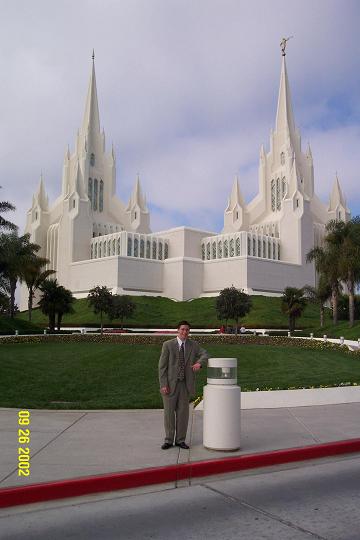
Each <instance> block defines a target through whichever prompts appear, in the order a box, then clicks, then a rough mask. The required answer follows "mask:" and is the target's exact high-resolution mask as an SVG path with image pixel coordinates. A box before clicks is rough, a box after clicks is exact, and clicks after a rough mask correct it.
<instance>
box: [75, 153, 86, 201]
mask: <svg viewBox="0 0 360 540" xmlns="http://www.w3.org/2000/svg"><path fill="white" fill-rule="evenodd" d="M74 187H75V189H74V191H76V192H77V193H78V195H79V197H80V199H84V198H85V194H84V182H83V179H82V174H81V168H80V163H79V160H78V161H77V164H76V172H75V186H74Z"/></svg>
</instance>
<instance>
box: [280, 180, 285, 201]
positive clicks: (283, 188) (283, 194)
mask: <svg viewBox="0 0 360 540" xmlns="http://www.w3.org/2000/svg"><path fill="white" fill-rule="evenodd" d="M281 184H282V198H284V197H285V195H286V180H285V176H284V177H283V179H282V181H281Z"/></svg>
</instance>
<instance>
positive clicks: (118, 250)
mask: <svg viewBox="0 0 360 540" xmlns="http://www.w3.org/2000/svg"><path fill="white" fill-rule="evenodd" d="M120 242H121V241H120V238H118V241H117V255H120V245H121V244H120Z"/></svg>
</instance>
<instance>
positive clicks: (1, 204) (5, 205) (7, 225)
mask: <svg viewBox="0 0 360 540" xmlns="http://www.w3.org/2000/svg"><path fill="white" fill-rule="evenodd" d="M0 188H1V186H0ZM10 210H12V211H13V210H15V206H14V205H12V204H11V203H9V202H6V201H0V230H1V229H8V230H10V231H16V230H17V226H16V225H15V224H14V223H11V221H7V220H6V219H5V218H3V217H2V215H1V214H3V213H4V212H9V211H10Z"/></svg>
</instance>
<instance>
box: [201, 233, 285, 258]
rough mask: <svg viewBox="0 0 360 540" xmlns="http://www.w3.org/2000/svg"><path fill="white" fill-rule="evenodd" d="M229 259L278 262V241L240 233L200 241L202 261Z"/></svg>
mask: <svg viewBox="0 0 360 540" xmlns="http://www.w3.org/2000/svg"><path fill="white" fill-rule="evenodd" d="M231 257H258V258H261V259H271V260H275V261H280V239H279V238H275V237H273V236H268V235H265V234H258V233H252V232H247V231H240V232H237V233H229V234H218V235H216V236H209V237H207V238H203V239H202V240H201V258H202V260H203V261H212V260H215V259H229V258H231Z"/></svg>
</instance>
